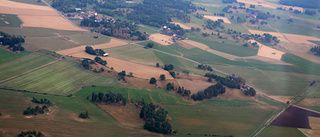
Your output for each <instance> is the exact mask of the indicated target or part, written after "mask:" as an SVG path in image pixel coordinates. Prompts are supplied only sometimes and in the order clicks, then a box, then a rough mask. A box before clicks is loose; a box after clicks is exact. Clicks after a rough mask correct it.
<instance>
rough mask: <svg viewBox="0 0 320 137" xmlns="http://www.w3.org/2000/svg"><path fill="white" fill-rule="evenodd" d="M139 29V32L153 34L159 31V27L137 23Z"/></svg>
mask: <svg viewBox="0 0 320 137" xmlns="http://www.w3.org/2000/svg"><path fill="white" fill-rule="evenodd" d="M138 27H139V31H141V32H147V33H149V34H155V33H159V31H158V30H159V28H155V27H151V26H146V25H138Z"/></svg>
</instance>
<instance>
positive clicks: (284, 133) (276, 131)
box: [259, 126, 305, 137]
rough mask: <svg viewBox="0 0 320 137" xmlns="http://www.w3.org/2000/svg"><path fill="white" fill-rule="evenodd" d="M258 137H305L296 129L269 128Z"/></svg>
mask: <svg viewBox="0 0 320 137" xmlns="http://www.w3.org/2000/svg"><path fill="white" fill-rule="evenodd" d="M259 136H260V137H305V135H304V134H303V133H302V132H300V131H299V129H297V128H290V127H279V126H269V127H268V128H266V129H265V130H263V131H262V133H261V134H260V135H259Z"/></svg>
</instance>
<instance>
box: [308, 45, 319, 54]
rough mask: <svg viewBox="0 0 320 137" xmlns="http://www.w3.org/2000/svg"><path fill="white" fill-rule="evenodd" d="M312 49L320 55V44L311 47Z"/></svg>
mask: <svg viewBox="0 0 320 137" xmlns="http://www.w3.org/2000/svg"><path fill="white" fill-rule="evenodd" d="M310 51H311V52H312V53H313V54H314V55H317V56H320V46H314V47H312V48H311V49H310Z"/></svg>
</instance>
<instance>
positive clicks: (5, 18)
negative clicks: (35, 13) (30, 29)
mask: <svg viewBox="0 0 320 137" xmlns="http://www.w3.org/2000/svg"><path fill="white" fill-rule="evenodd" d="M21 24H22V21H21V20H20V19H19V18H18V16H17V15H12V14H2V13H0V27H20V25H21ZM1 31H2V30H1Z"/></svg>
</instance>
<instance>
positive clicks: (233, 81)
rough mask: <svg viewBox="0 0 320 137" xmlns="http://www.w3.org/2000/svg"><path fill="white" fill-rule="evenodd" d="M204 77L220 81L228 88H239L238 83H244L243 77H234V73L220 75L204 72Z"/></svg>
mask: <svg viewBox="0 0 320 137" xmlns="http://www.w3.org/2000/svg"><path fill="white" fill-rule="evenodd" d="M205 77H208V78H213V79H215V80H216V81H218V82H220V83H221V84H222V85H225V86H227V87H229V88H238V89H240V85H241V84H244V83H245V81H244V79H242V78H241V77H236V76H234V75H230V76H226V77H221V76H218V75H215V74H212V73H206V74H205Z"/></svg>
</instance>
